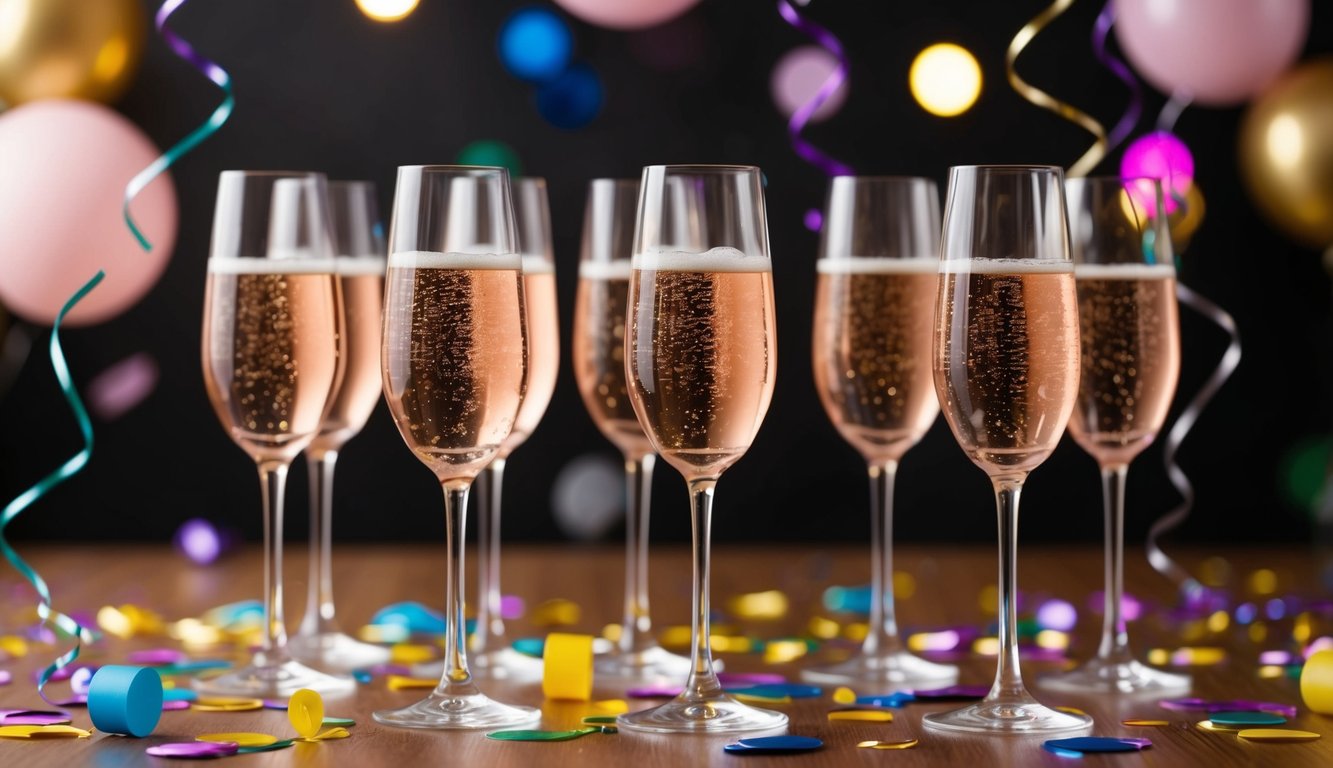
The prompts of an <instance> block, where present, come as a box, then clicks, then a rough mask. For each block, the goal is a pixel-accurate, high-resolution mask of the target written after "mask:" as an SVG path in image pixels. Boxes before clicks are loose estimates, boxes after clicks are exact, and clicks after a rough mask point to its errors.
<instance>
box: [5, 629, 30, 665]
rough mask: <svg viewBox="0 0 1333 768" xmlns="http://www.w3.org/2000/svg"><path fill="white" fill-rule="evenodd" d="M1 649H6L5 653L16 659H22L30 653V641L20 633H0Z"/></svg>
mask: <svg viewBox="0 0 1333 768" xmlns="http://www.w3.org/2000/svg"><path fill="white" fill-rule="evenodd" d="M0 651H4V652H5V654H7V655H9V656H12V657H14V658H16V659H21V658H23V657H24V656H27V655H28V641H27V640H24V639H23V638H21V637H19V636H18V635H0Z"/></svg>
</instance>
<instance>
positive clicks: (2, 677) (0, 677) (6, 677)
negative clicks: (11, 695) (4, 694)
mask: <svg viewBox="0 0 1333 768" xmlns="http://www.w3.org/2000/svg"><path fill="white" fill-rule="evenodd" d="M13 679H14V676H13V675H11V674H9V670H7V669H0V685H9V683H10V682H11V681H12V680H13Z"/></svg>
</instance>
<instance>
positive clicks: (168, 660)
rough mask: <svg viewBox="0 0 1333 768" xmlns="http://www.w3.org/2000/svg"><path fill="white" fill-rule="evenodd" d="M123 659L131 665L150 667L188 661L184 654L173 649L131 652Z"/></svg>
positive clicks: (150, 649)
mask: <svg viewBox="0 0 1333 768" xmlns="http://www.w3.org/2000/svg"><path fill="white" fill-rule="evenodd" d="M125 658H126V660H127V661H129V662H130V663H131V664H142V665H146V666H150V667H151V666H157V665H159V664H180V663H182V662H185V661H187V660H188V657H186V655H185V654H184V653H182V652H181V651H178V650H176V649H174V648H149V649H147V650H142V651H131V652H130V654H129V655H128V656H126V657H125Z"/></svg>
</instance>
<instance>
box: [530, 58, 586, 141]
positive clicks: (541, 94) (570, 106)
mask: <svg viewBox="0 0 1333 768" xmlns="http://www.w3.org/2000/svg"><path fill="white" fill-rule="evenodd" d="M537 111H538V112H539V113H540V114H541V116H542V117H543V118H544V119H545V120H546V122H548V123H550V124H551V125H554V126H555V127H556V128H564V129H565V130H576V129H578V128H582V127H584V126H585V125H587V124H588V123H591V122H592V121H593V119H594V118H596V117H597V114H598V113H599V112H601V111H602V79H601V78H600V77H598V76H597V73H596V72H595V71H593V68H592V67H590V66H588V65H587V64H583V63H579V64H574V65H573V66H571V67H569V68H568V69H566V70H565V71H564V72H563V73H561V75H560V76H559V77H557V78H556V79H554V80H552V81H550V82H549V83H546V84H544V85H542V86H541V87H540V88H538V89H537Z"/></svg>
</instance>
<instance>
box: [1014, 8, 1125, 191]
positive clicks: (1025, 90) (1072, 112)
mask: <svg viewBox="0 0 1333 768" xmlns="http://www.w3.org/2000/svg"><path fill="white" fill-rule="evenodd" d="M1073 4H1074V0H1055V2H1053V3H1051V4H1050V5H1049V6H1048V7H1047V8H1046V10H1044V11H1042V12H1041V13H1039V14H1037V16H1036V18H1034V19H1033V20H1032V21H1029V22H1028V23H1027V24H1024V25H1023V28H1022V29H1020V30H1018V34H1016V35H1014V39H1013V40H1011V41H1010V42H1009V49H1008V50H1007V51H1006V52H1005V55H1004V70H1005V74H1006V75H1007V76H1008V78H1009V85H1010V86H1012V87H1013V89H1014V90H1015V91H1017V92H1018V95H1019V96H1022V97H1023V98H1025V99H1027V100H1028V101H1030V102H1032V103H1033V104H1035V105H1037V106H1038V107H1041V108H1042V109H1048V110H1050V111H1052V112H1054V113H1056V114H1057V115H1059V116H1060V117H1063V118H1064V119H1066V120H1070V121H1072V122H1074V123H1077V124H1078V125H1079V126H1081V127H1082V128H1083V129H1084V130H1086V131H1088V132H1089V133H1091V134H1092V135H1093V136H1095V137H1096V138H1097V140H1096V141H1095V142H1093V144H1092V146H1091V147H1089V148H1088V151H1086V152H1084V153H1083V156H1082V157H1080V158H1079V159H1078V160H1075V161H1074V164H1073V165H1071V166H1069V175H1070V176H1086V175H1087V174H1088V171H1091V170H1092V169H1093V168H1095V167H1096V166H1097V163H1100V162H1101V161H1102V158H1103V157H1105V156H1106V147H1107V144H1106V129H1105V128H1103V127H1102V124H1101V123H1099V122H1097V121H1096V120H1095V119H1093V118H1092V116H1091V115H1089V114H1088V113H1086V112H1083V111H1082V110H1080V109H1078V108H1077V107H1074V106H1073V105H1071V104H1067V103H1065V102H1063V101H1060V100H1059V99H1057V98H1055V97H1054V96H1051V95H1050V94H1049V93H1046V92H1045V91H1043V90H1040V89H1038V88H1036V87H1034V86H1032V85H1029V84H1028V83H1027V82H1026V81H1025V80H1023V78H1021V77H1019V76H1018V71H1017V70H1016V69H1015V68H1014V61H1016V60H1017V59H1018V55H1019V54H1020V53H1022V52H1023V49H1024V48H1026V47H1027V46H1028V43H1030V42H1032V38H1034V37H1036V36H1037V33H1038V32H1041V31H1042V30H1043V29H1045V28H1046V25H1047V24H1050V23H1051V21H1053V20H1054V19H1055V17H1057V16H1059V15H1060V14H1062V13H1064V12H1065V11H1066V10H1067V9H1068V8H1069V6H1071V5H1073Z"/></svg>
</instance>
